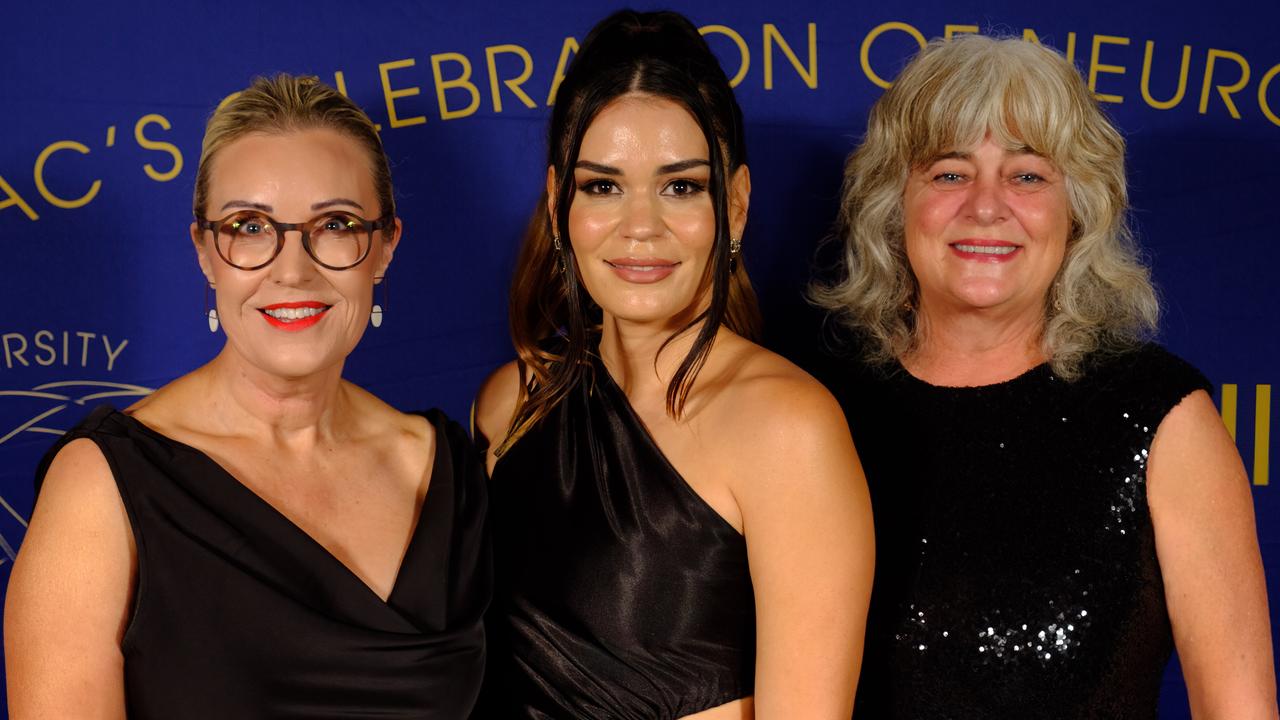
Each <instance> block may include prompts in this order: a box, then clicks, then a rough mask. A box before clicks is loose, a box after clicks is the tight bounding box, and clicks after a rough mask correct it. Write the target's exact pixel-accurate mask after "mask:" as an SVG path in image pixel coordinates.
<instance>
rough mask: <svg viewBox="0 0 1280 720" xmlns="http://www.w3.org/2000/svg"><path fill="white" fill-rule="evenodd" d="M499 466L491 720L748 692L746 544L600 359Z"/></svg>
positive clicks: (682, 704) (750, 599)
mask: <svg viewBox="0 0 1280 720" xmlns="http://www.w3.org/2000/svg"><path fill="white" fill-rule="evenodd" d="M588 376H589V377H588V379H587V380H586V381H584V382H583V383H582V384H581V385H579V386H578V387H576V388H574V390H573V391H572V392H571V393H570V395H569V396H568V397H566V398H565V399H564V401H563V402H561V403H560V405H559V406H558V407H557V408H556V409H555V411H553V412H552V413H551V414H550V415H549V416H548V417H546V418H544V419H543V420H542V421H541V422H540V423H539V424H538V425H537V426H536V427H535V428H534V429H533V430H531V431H530V432H529V433H528V434H526V435H525V436H524V437H522V438H521V439H520V440H519V441H518V442H516V444H515V445H514V446H512V447H511V448H510V449H509V450H508V451H507V453H506V454H504V455H503V457H502V459H501V460H500V461H499V462H498V464H497V466H496V467H495V468H494V471H493V480H492V483H491V495H492V499H493V500H492V504H493V508H494V519H493V528H494V530H493V532H494V558H495V573H496V579H497V582H496V592H495V596H494V606H493V610H494V612H493V613H492V614H491V616H490V620H489V632H490V636H491V637H492V638H493V639H494V643H493V644H492V645H491V646H490V668H491V673H492V675H493V677H492V678H490V679H489V680H487V681H486V685H487V688H486V693H485V699H484V702H485V703H486V708H487V709H486V714H485V717H494V718H513V717H519V718H557V719H565V720H569V719H573V718H593V719H597V720H603V719H618V720H623V719H625V720H658V719H663V720H666V719H669V718H679V717H683V716H685V715H690V714H693V713H695V712H700V711H702V710H707V709H709V708H713V707H716V706H718V705H722V704H724V703H726V702H729V701H732V700H736V699H738V698H742V697H745V696H748V695H751V694H752V689H753V683H754V672H755V599H754V596H753V594H752V585H751V576H750V573H749V571H748V568H747V548H746V542H745V540H744V539H743V537H742V535H741V534H740V533H738V532H737V531H736V530H735V529H734V528H733V527H732V526H731V525H729V523H728V522H726V521H725V520H724V518H722V517H721V516H720V515H719V514H718V513H716V511H715V510H713V509H712V508H711V507H710V506H709V505H707V503H706V502H705V501H704V500H703V499H702V498H701V497H700V496H699V495H697V493H695V492H694V491H693V489H692V488H691V487H689V485H688V484H687V483H686V482H685V481H684V479H683V478H682V477H681V476H680V475H679V473H677V472H676V470H675V468H673V467H672V466H671V463H670V462H668V461H667V459H666V457H665V456H663V454H662V452H661V451H660V450H659V449H658V447H657V445H655V443H654V442H653V439H652V438H651V437H650V436H649V434H648V431H646V430H645V428H644V426H643V424H642V423H641V421H640V418H639V417H637V416H636V415H635V413H634V412H633V411H632V408H631V405H630V404H629V403H628V401H627V398H626V395H625V394H624V393H623V392H622V390H621V388H619V387H618V386H617V385H616V384H615V383H614V381H613V379H612V378H611V377H610V375H609V372H608V370H606V369H605V368H604V366H603V364H601V363H600V361H599V360H598V359H596V360H595V363H594V366H593V368H592V372H591V373H588Z"/></svg>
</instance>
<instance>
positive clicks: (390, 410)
mask: <svg viewBox="0 0 1280 720" xmlns="http://www.w3.org/2000/svg"><path fill="white" fill-rule="evenodd" d="M342 386H343V390H344V393H345V396H346V399H347V401H348V402H349V403H350V404H351V409H350V411H349V412H350V414H351V415H353V416H354V419H355V420H356V421H357V423H358V427H359V428H360V430H361V433H362V434H364V435H368V436H369V437H370V438H373V437H388V438H396V437H398V438H400V439H404V440H409V441H411V442H416V443H421V442H425V441H430V440H431V438H432V437H433V436H434V434H435V429H434V428H433V427H431V423H430V422H429V421H428V420H427V419H426V418H425V417H423V416H422V415H419V414H416V413H407V412H403V411H401V410H397V409H396V408H394V407H392V406H391V405H390V404H388V403H387V402H386V401H385V400H383V399H382V398H380V397H378V396H377V395H374V394H373V393H371V392H369V391H368V390H365V389H364V388H362V387H360V386H359V385H356V384H354V383H351V382H348V381H346V380H344V381H343V382H342Z"/></svg>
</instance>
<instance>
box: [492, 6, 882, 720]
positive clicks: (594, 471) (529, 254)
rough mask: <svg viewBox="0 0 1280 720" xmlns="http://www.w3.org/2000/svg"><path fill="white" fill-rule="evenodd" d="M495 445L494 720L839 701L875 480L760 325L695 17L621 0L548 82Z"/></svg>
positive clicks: (778, 707)
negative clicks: (542, 192)
mask: <svg viewBox="0 0 1280 720" xmlns="http://www.w3.org/2000/svg"><path fill="white" fill-rule="evenodd" d="M548 145H549V151H550V152H549V154H548V162H547V173H546V188H547V198H548V200H547V203H546V206H545V207H544V208H541V209H539V211H538V212H537V214H536V215H535V217H534V219H533V223H532V229H531V231H530V232H529V234H528V235H527V236H526V239H525V245H524V248H523V250H522V252H521V258H520V261H519V263H518V266H517V269H516V278H515V282H514V287H513V290H512V300H511V315H512V335H513V338H514V339H515V342H516V350H517V352H518V354H519V357H520V361H519V362H513V363H511V364H509V365H507V366H505V367H503V368H501V369H500V370H498V372H497V373H496V374H495V375H494V376H493V377H492V378H491V379H490V380H489V382H488V383H487V384H486V385H485V387H484V388H483V389H482V390H481V392H480V396H479V398H478V401H477V406H476V425H477V428H478V430H479V431H480V434H481V435H483V436H484V437H487V438H489V439H491V440H492V441H493V444H492V448H491V452H490V456H489V459H490V463H491V467H492V468H493V475H492V482H491V496H492V498H493V503H492V507H493V516H492V518H493V519H492V527H493V533H494V557H495V582H496V584H495V588H496V590H495V596H494V605H493V610H492V612H491V613H490V616H489V617H490V619H491V622H490V623H488V624H487V626H486V630H487V631H488V632H489V633H490V636H491V637H492V638H494V642H493V644H491V645H490V670H489V673H488V675H487V676H486V692H485V698H484V700H482V702H485V701H487V702H491V703H492V704H493V705H495V706H497V707H495V708H493V709H490V710H487V712H489V714H488V715H486V717H495V718H497V717H500V718H513V717H520V718H565V719H567V718H615V719H617V720H624V719H625V720H672V719H674V718H682V717H683V718H694V717H696V718H699V719H700V720H713V719H725V720H728V719H730V718H731V719H732V720H745V719H749V718H760V719H761V720H765V719H766V718H785V719H786V720H802V719H810V718H811V719H815V720H816V719H817V718H824V719H829V720H837V719H839V718H847V717H848V716H849V712H850V710H851V709H852V705H853V692H854V682H855V681H856V677H857V666H858V662H859V659H860V655H861V641H862V637H863V629H864V625H863V620H864V617H865V609H866V602H867V597H868V594H869V591H870V583H871V574H872V572H871V565H870V562H871V558H872V555H873V552H872V549H871V545H870V544H871V540H872V531H871V525H870V521H871V518H870V514H869V500H868V498H867V494H866V489H865V484H864V482H863V480H862V477H861V472H860V470H858V469H857V456H856V454H855V453H854V449H853V445H852V443H851V442H850V440H849V436H848V432H847V429H846V427H845V422H844V419H843V417H842V414H841V412H840V407H839V405H838V404H837V403H836V402H835V400H834V399H832V398H831V396H830V394H829V393H827V391H826V390H824V389H823V388H822V386H821V385H819V384H818V383H817V382H815V381H814V380H813V378H811V377H810V376H808V375H806V374H805V373H803V372H802V371H800V370H799V369H798V368H796V367H795V366H794V365H791V364H790V363H788V362H787V361H785V360H783V359H782V358H780V357H779V356H777V355H775V354H773V353H771V352H769V351H767V350H765V349H764V348H761V347H760V346H759V345H756V344H755V343H754V342H752V340H751V338H752V337H753V336H755V335H756V334H757V332H758V326H759V315H758V311H757V310H756V306H755V298H754V295H753V294H752V293H751V289H750V283H749V282H748V281H747V276H746V268H745V267H744V265H743V262H742V255H743V248H745V247H747V245H748V242H747V241H744V240H742V234H743V230H744V227H745V225H746V220H747V205H748V201H749V197H750V188H751V183H750V176H749V173H748V170H747V165H746V146H745V140H744V134H743V125H742V115H741V111H740V110H739V109H738V105H737V102H736V101H735V100H734V97H733V91H732V90H731V89H730V87H729V81H728V78H727V77H726V76H725V74H724V72H723V70H722V69H721V68H720V66H719V63H718V62H717V61H716V59H715V56H714V55H713V54H712V53H711V50H710V48H708V47H707V44H706V42H705V41H704V40H703V39H702V37H701V36H700V35H699V33H698V30H697V28H696V26H694V25H693V24H692V23H690V22H689V21H688V20H687V19H685V18H683V17H681V16H679V15H676V14H674V13H636V12H631V11H623V12H620V13H617V14H615V15H613V16H611V17H609V18H607V19H605V20H603V21H602V22H601V23H599V24H598V25H597V26H596V27H595V28H594V29H593V30H592V31H591V32H590V33H589V34H588V35H587V37H586V39H585V40H584V41H583V43H582V47H581V50H580V51H579V53H578V54H577V56H576V57H575V58H574V61H573V63H572V65H571V66H570V68H569V70H568V72H567V74H566V75H565V78H564V82H563V83H562V84H561V85H560V87H559V90H558V91H557V95H556V104H555V109H554V110H553V113H552V117H551V125H550V133H549V142H548Z"/></svg>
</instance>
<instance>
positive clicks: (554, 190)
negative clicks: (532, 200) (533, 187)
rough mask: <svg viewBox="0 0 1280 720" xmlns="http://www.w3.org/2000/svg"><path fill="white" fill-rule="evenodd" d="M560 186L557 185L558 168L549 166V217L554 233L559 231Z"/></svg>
mask: <svg viewBox="0 0 1280 720" xmlns="http://www.w3.org/2000/svg"><path fill="white" fill-rule="evenodd" d="M559 189H560V188H558V187H556V168H555V166H554V165H548V166H547V217H548V218H549V219H550V221H551V233H552V234H553V235H554V234H556V233H558V232H559V228H558V227H557V223H556V199H557V194H558V191H559Z"/></svg>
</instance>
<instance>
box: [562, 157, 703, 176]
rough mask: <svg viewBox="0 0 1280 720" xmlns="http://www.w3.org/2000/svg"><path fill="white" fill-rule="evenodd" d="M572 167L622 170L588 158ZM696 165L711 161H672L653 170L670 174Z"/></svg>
mask: <svg viewBox="0 0 1280 720" xmlns="http://www.w3.org/2000/svg"><path fill="white" fill-rule="evenodd" d="M574 167H577V168H581V169H583V170H590V171H591V172H596V173H600V174H601V175H621V174H622V170H620V169H618V168H616V167H614V166H612V165H601V164H600V163H595V162H591V161H590V160H579V161H578V163H577V165H575V166H574ZM696 167H711V161H709V160H698V159H691V160H680V161H679V162H673V163H669V164H667V165H663V166H662V167H660V168H658V170H657V172H655V173H654V174H655V175H670V174H671V173H678V172H684V171H685V170H690V169H693V168H696Z"/></svg>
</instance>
